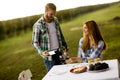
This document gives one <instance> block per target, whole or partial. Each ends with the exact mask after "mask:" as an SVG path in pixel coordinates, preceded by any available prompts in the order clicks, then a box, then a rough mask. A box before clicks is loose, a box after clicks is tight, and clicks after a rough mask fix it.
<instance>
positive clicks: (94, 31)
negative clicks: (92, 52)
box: [82, 20, 106, 52]
mask: <svg viewBox="0 0 120 80" xmlns="http://www.w3.org/2000/svg"><path fill="white" fill-rule="evenodd" d="M85 24H86V26H87V28H88V31H89V34H90V35H92V36H93V39H94V41H95V46H97V45H98V42H99V41H100V40H102V41H103V42H104V40H103V38H102V35H101V33H100V30H99V28H98V25H97V24H96V22H95V21H93V20H91V21H87V22H86V23H85ZM83 38H84V41H83V45H82V49H83V52H86V51H87V50H88V49H89V48H90V44H89V43H90V42H89V36H86V35H84V34H83ZM104 49H106V44H105V42H104V47H103V50H104Z"/></svg>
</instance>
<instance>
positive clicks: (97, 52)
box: [78, 38, 104, 62]
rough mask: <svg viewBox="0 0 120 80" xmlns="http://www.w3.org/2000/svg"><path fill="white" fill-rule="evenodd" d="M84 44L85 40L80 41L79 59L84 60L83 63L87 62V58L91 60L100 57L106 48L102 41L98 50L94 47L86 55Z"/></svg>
mask: <svg viewBox="0 0 120 80" xmlns="http://www.w3.org/2000/svg"><path fill="white" fill-rule="evenodd" d="M82 44H83V38H81V39H80V41H79V47H78V57H81V58H82V59H83V62H87V57H90V58H91V59H94V58H98V57H100V53H101V52H102V50H103V47H104V42H103V41H101V40H100V41H99V42H98V46H97V48H96V49H94V45H93V46H92V47H91V48H90V49H88V50H87V52H86V53H84V52H83V50H82Z"/></svg>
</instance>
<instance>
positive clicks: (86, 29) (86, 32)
mask: <svg viewBox="0 0 120 80" xmlns="http://www.w3.org/2000/svg"><path fill="white" fill-rule="evenodd" d="M83 33H84V35H88V34H89V31H88V27H87V26H86V24H84V25H83Z"/></svg>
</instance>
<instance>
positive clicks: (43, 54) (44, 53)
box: [42, 51, 50, 57]
mask: <svg viewBox="0 0 120 80" xmlns="http://www.w3.org/2000/svg"><path fill="white" fill-rule="evenodd" d="M42 56H43V57H49V56H50V55H49V54H48V52H47V51H44V52H42Z"/></svg>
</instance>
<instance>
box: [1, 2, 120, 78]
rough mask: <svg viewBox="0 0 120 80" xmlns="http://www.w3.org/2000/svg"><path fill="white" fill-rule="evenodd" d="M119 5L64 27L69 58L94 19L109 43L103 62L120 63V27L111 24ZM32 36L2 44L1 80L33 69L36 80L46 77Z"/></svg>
mask: <svg viewBox="0 0 120 80" xmlns="http://www.w3.org/2000/svg"><path fill="white" fill-rule="evenodd" d="M119 13H120V4H116V5H113V6H110V7H109V8H105V9H102V10H98V11H94V12H91V13H88V14H84V15H79V16H78V17H77V18H74V19H73V20H71V21H68V22H65V23H62V24H61V28H62V31H63V34H64V37H65V39H66V41H67V43H68V46H69V49H70V56H76V55H77V49H78V42H79V39H80V38H81V37H82V24H83V23H84V22H85V21H87V20H91V19H92V20H95V21H96V22H97V23H98V24H102V25H101V26H99V28H100V31H101V34H102V35H103V38H104V40H105V42H106V44H107V49H106V51H105V52H104V54H103V59H115V58H117V59H118V60H119V61H120V51H119V48H120V43H119V40H120V37H119V34H120V24H115V23H114V22H112V23H109V22H108V21H109V20H112V19H113V18H114V17H116V16H120V14H119ZM31 34H32V32H31V31H29V32H28V33H26V34H21V35H20V36H16V37H13V38H10V39H7V40H4V41H0V80H17V78H18V75H19V73H20V72H21V71H22V70H26V69H28V68H29V69H30V70H31V72H32V74H33V80H41V79H42V78H43V77H44V75H45V74H46V69H45V66H44V63H43V60H42V58H41V57H40V55H38V54H37V52H36V51H35V49H34V48H33V46H32V44H31Z"/></svg>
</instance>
